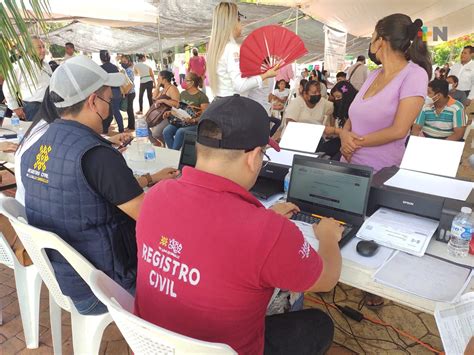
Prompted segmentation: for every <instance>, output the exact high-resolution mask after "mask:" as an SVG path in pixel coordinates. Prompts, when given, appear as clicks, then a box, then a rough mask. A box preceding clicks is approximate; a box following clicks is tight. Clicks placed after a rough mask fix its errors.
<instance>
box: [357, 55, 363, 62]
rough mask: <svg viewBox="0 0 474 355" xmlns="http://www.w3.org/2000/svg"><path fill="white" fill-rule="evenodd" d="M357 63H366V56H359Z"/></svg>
mask: <svg viewBox="0 0 474 355" xmlns="http://www.w3.org/2000/svg"><path fill="white" fill-rule="evenodd" d="M357 61H358V62H365V56H363V55H360V56H358V57H357Z"/></svg>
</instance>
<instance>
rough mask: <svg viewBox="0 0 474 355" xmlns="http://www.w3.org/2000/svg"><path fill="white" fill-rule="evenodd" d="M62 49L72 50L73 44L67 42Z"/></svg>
mask: <svg viewBox="0 0 474 355" xmlns="http://www.w3.org/2000/svg"><path fill="white" fill-rule="evenodd" d="M64 47H69V48H72V49H74V43H71V42H67V43H66V44H65V45H64Z"/></svg>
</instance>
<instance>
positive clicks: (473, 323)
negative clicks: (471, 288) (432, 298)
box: [434, 292, 474, 355]
mask: <svg viewBox="0 0 474 355" xmlns="http://www.w3.org/2000/svg"><path fill="white" fill-rule="evenodd" d="M434 316H435V319H436V325H437V326H438V329H439V334H440V336H441V341H442V342H443V348H444V351H445V353H446V355H459V354H464V349H465V348H466V345H467V343H468V342H469V339H471V337H473V336H474V292H470V293H466V294H465V295H462V296H461V299H460V300H459V302H458V303H456V304H453V305H449V304H446V303H437V304H436V308H435V314H434Z"/></svg>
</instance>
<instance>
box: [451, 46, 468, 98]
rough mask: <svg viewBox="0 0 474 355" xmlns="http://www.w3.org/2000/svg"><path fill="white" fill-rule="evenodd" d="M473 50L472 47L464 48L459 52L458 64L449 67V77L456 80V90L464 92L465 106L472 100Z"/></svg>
mask: <svg viewBox="0 0 474 355" xmlns="http://www.w3.org/2000/svg"><path fill="white" fill-rule="evenodd" d="M472 52H474V50H473V49H472V46H466V47H464V49H463V50H462V52H461V58H460V62H459V63H455V64H454V65H453V66H452V67H451V71H450V73H451V75H454V76H456V77H457V78H458V80H459V84H458V90H461V91H464V93H465V94H466V96H467V101H466V102H464V103H465V104H466V106H469V105H470V104H471V101H472V99H474V60H472V58H471V55H472Z"/></svg>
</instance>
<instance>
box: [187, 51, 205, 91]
mask: <svg viewBox="0 0 474 355" xmlns="http://www.w3.org/2000/svg"><path fill="white" fill-rule="evenodd" d="M192 52H193V56H192V57H191V58H190V59H189V64H188V72H190V73H194V74H196V75H197V76H199V77H200V78H201V87H200V89H203V92H204V93H205V92H206V87H205V85H204V80H205V79H206V59H205V58H204V57H203V56H202V55H199V51H198V49H197V48H196V47H194V48H193V50H192Z"/></svg>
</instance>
